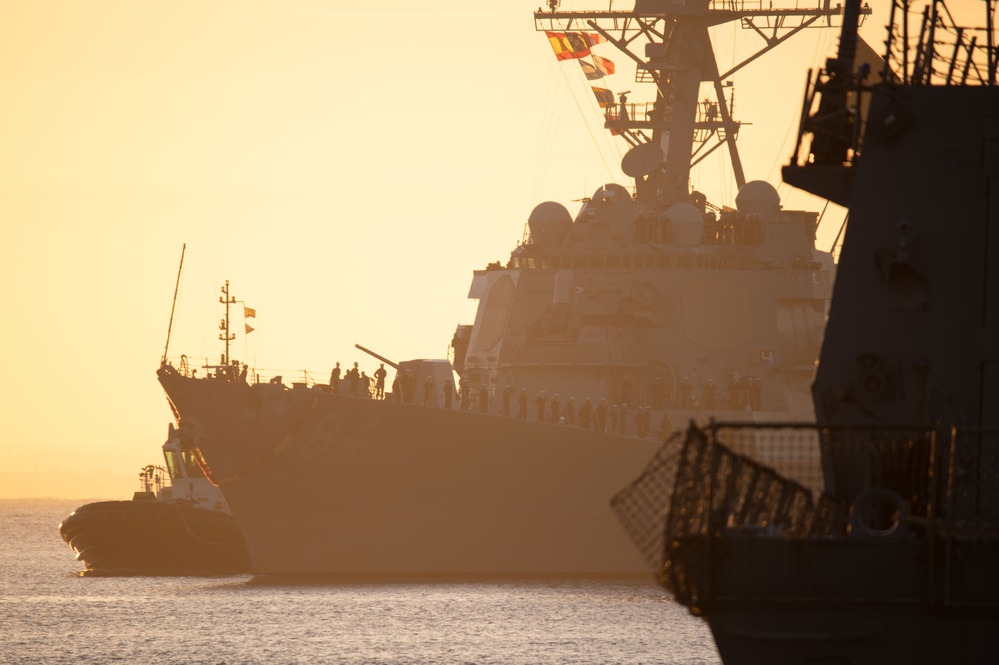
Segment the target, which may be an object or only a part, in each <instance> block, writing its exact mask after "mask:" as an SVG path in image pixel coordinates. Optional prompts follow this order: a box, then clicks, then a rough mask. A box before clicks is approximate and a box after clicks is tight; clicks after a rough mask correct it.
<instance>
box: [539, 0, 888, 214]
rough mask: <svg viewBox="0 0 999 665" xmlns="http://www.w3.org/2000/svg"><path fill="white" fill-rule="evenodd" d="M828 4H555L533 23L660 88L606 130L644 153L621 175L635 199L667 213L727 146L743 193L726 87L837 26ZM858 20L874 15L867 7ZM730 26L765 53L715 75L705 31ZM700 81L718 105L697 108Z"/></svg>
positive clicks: (616, 115)
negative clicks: (607, 49)
mask: <svg viewBox="0 0 999 665" xmlns="http://www.w3.org/2000/svg"><path fill="white" fill-rule="evenodd" d="M830 5H831V3H830V2H829V0H824V2H822V4H821V5H820V4H818V2H817V3H816V6H815V7H814V8H800V7H795V8H789V9H780V8H773V7H772V3H771V8H769V9H748V8H746V7H745V6H744V5H743V4H742V3H733V2H715V1H713V0H712V1H709V0H686V2H677V1H676V0H635V9H634V10H633V11H594V12H589V11H583V12H579V11H559V10H558V3H557V2H549V11H537V12H535V14H534V23H535V29H536V30H538V31H544V32H553V33H566V32H591V33H596V34H598V35H600V36H601V37H603V38H604V39H606V40H607V41H608V42H610V43H612V44H614V46H616V47H617V48H618V49H619V50H620V51H621V52H622V53H624V54H625V55H627V56H628V57H629V58H631V59H632V60H634V61H635V62H636V63H637V71H636V82H640V83H641V82H651V83H654V84H655V86H656V98H655V101H654V102H648V103H630V104H629V103H628V102H627V98H626V96H625V95H624V94H622V95H620V98H619V103H618V104H614V105H610V106H609V107H608V108H607V112H606V115H605V123H604V126H605V127H606V128H607V129H609V130H612V131H614V132H615V133H618V134H620V135H621V136H622V137H624V139H625V140H626V141H627V142H628V143H629V145H630V146H632V150H633V151H635V150H636V149H639V152H640V153H642V158H640V159H637V160H635V161H636V162H637V163H638V164H637V165H635V166H631V167H629V165H625V167H624V170H625V172H626V173H627V174H628V175H631V176H633V177H635V179H636V183H637V195H636V198H637V199H638V200H639V201H643V200H644V201H646V202H649V203H659V204H661V205H664V206H669V205H672V204H673V203H677V202H686V201H689V199H690V189H689V181H690V169H691V167H692V166H694V165H696V164H697V163H698V162H700V161H701V160H703V159H705V158H706V157H707V156H708V155H710V154H711V153H712V152H714V151H715V150H717V149H718V148H720V147H722V146H725V147H727V148H728V152H729V157H730V160H731V163H732V170H733V173H734V176H735V180H736V185H737V186H738V187H739V188H741V187H742V186H743V185H744V184H745V182H746V178H745V175H744V173H743V169H742V161H741V159H740V157H739V151H738V148H737V147H736V139H737V138H738V133H739V127H740V123H739V122H738V121H737V120H735V119H734V118H733V116H732V107H731V96H730V93H729V97H728V98H727V97H726V91H730V90H731V85H730V83H728V82H727V81H726V80H727V79H728V78H729V77H730V76H732V74H734V73H735V72H736V71H738V70H739V69H741V68H742V67H744V66H745V65H747V64H749V63H750V62H752V61H753V60H756V59H757V58H759V57H760V56H761V55H763V54H765V53H767V52H769V51H771V50H773V49H774V48H776V47H777V46H779V45H781V44H783V43H784V42H785V41H787V40H788V39H789V38H791V37H792V36H794V35H795V34H797V33H799V32H801V31H802V30H804V29H805V28H809V27H826V26H830V25H832V21H833V19H834V18H835V17H837V16H839V15H840V14H841V13H842V8H841V7H840V6H839V5H836V6H835V7H832V6H830ZM860 11H861V14H863V15H868V14H870V9H869V8H866V7H865V8H864V9H862V10H860ZM820 19H825V20H824V21H820ZM732 21H739V23H740V24H741V25H742V27H743V28H744V29H750V30H753V31H754V32H755V33H756V34H757V35H759V36H760V37H761V38H762V39H763V40H764V42H765V45H763V46H762V47H761V48H760V49H759V50H758V51H756V52H755V53H753V54H752V55H750V56H749V57H747V58H745V59H744V60H743V61H742V62H740V63H738V64H736V65H735V66H734V67H732V68H731V69H729V70H728V71H725V72H719V71H718V65H717V60H716V58H715V54H714V49H713V47H712V44H711V40H710V37H709V34H708V28H711V27H715V26H718V25H722V24H725V23H729V22H732ZM637 46H643V47H644V54H643V55H644V57H643V56H640V55H638V54H637V53H636V52H635V51H636V47H637ZM702 82H709V83H710V84H711V87H712V89H713V93H714V99H713V100H710V99H709V100H704V101H700V85H701V83H702ZM646 144H649V145H651V146H658V148H659V150H661V157H659V154H660V153H659V151H657V150H656V149H655V148H652V147H650V148H642V147H641V146H643V145H646ZM695 144H696V148H695ZM649 156H653V157H652V158H651V159H650V158H649ZM625 161H626V162H627V161H628V158H627V157H626V158H625ZM636 166H637V168H636Z"/></svg>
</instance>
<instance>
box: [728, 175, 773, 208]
mask: <svg viewBox="0 0 999 665" xmlns="http://www.w3.org/2000/svg"><path fill="white" fill-rule="evenodd" d="M735 207H736V208H738V210H739V212H741V213H745V214H747V215H752V214H757V215H769V214H771V213H775V212H777V211H778V210H780V195H779V194H777V190H776V189H774V187H773V185H771V184H770V183H769V182H765V181H763V180H753V181H751V182H747V183H746V184H745V185H743V186H742V189H740V190H739V193H738V194H736V196H735Z"/></svg>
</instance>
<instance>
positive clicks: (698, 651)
mask: <svg viewBox="0 0 999 665" xmlns="http://www.w3.org/2000/svg"><path fill="white" fill-rule="evenodd" d="M83 503H86V501H63V500H34V499H31V500H0V662H2V663H36V662H37V663H109V662H125V663H228V664H233V663H349V664H353V663H496V664H515V663H553V664H554V663H559V664H563V663H564V664H571V663H685V664H693V663H697V664H709V663H710V664H717V663H720V662H721V661H720V660H719V658H718V654H717V651H716V650H715V647H714V643H713V642H712V640H711V634H710V632H709V631H708V628H707V625H706V624H705V623H703V622H702V621H700V620H699V619H696V618H694V617H692V616H690V614H688V613H687V611H686V609H685V608H682V607H680V606H679V605H676V604H674V603H672V602H671V601H670V600H669V598H668V597H667V596H666V595H665V593H664V592H663V591H662V590H661V589H660V588H659V587H657V586H655V585H654V584H652V583H651V582H650V583H648V584H645V583H641V582H534V583H494V584H381V585H379V584H280V583H272V582H266V583H265V582H261V581H259V580H254V579H253V578H252V577H250V576H235V577H209V578H205V577H128V578H109V577H81V576H79V574H78V573H79V572H80V571H81V570H82V565H81V564H80V563H78V562H77V561H76V560H75V559H74V558H73V553H72V551H71V550H70V549H69V547H68V546H67V545H66V544H65V543H64V542H63V541H62V539H61V538H60V537H59V533H58V530H57V525H58V524H59V522H60V521H62V519H63V518H64V517H66V516H67V515H69V513H70V512H71V511H72V510H73V509H74V508H76V507H78V506H80V505H82V504H83Z"/></svg>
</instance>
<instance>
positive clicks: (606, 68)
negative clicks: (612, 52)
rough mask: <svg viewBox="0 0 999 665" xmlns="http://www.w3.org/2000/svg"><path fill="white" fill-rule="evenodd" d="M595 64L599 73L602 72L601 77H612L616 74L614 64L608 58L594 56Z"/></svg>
mask: <svg viewBox="0 0 999 665" xmlns="http://www.w3.org/2000/svg"><path fill="white" fill-rule="evenodd" d="M580 62H582V60H580ZM593 64H594V65H596V66H597V71H599V72H600V75H601V76H610V75H611V74H613V73H614V62H613V61H611V60H608V59H607V58H601V57H600V56H599V55H596V54H594V55H593Z"/></svg>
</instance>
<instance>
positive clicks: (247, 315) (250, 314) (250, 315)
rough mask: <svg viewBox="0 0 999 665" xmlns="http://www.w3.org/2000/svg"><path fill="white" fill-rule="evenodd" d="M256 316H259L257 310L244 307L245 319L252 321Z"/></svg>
mask: <svg viewBox="0 0 999 665" xmlns="http://www.w3.org/2000/svg"><path fill="white" fill-rule="evenodd" d="M256 315H257V310H255V309H253V308H252V307H247V306H246V305H243V318H244V319H252V318H253V317H255V316H256Z"/></svg>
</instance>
